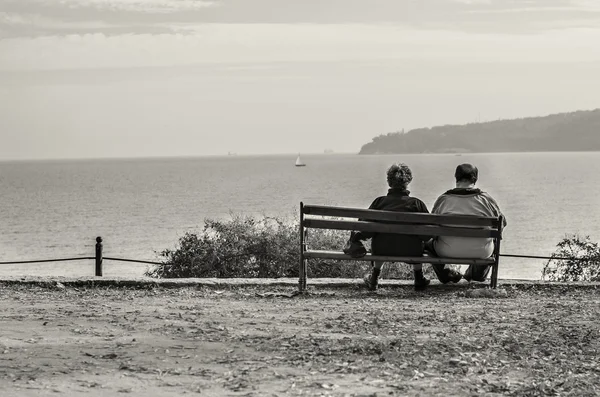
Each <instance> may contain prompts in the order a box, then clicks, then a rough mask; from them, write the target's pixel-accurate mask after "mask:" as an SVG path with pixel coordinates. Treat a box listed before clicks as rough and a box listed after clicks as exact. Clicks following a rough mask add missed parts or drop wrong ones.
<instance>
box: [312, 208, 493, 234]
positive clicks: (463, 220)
mask: <svg viewBox="0 0 600 397" xmlns="http://www.w3.org/2000/svg"><path fill="white" fill-rule="evenodd" d="M303 212H304V214H307V215H322V216H336V217H342V218H344V217H345V218H358V219H364V220H374V221H396V222H406V223H413V224H428V225H432V224H433V225H440V226H443V225H456V226H476V227H494V228H498V225H499V223H498V219H497V218H488V217H481V216H473V215H439V214H422V213H414V212H394V211H381V210H369V209H364V208H349V207H330V206H324V205H305V206H304V207H303Z"/></svg>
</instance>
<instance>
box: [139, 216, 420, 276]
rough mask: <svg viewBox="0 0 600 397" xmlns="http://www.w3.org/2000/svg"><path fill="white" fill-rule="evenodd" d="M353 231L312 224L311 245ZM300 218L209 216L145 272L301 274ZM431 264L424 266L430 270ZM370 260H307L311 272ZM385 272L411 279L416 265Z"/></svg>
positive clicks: (337, 243)
mask: <svg viewBox="0 0 600 397" xmlns="http://www.w3.org/2000/svg"><path fill="white" fill-rule="evenodd" d="M348 236H349V232H346V231H336V230H320V229H311V230H310V231H309V239H308V241H309V243H310V247H311V248H315V249H326V250H337V251H340V250H341V249H342V247H343V246H344V244H345V243H346V240H347V239H348ZM299 251H300V238H299V231H298V224H297V222H294V221H289V220H286V219H284V218H281V217H262V218H258V219H257V218H254V217H250V216H240V215H233V216H232V219H230V220H212V219H206V220H205V221H204V227H203V229H202V231H200V232H199V233H191V232H188V233H185V234H184V235H183V236H182V237H181V238H180V239H179V242H178V245H177V246H176V247H175V248H174V249H166V250H164V251H162V252H159V253H158V255H159V256H160V257H162V262H163V263H162V264H161V265H156V266H155V267H154V268H152V269H150V270H148V271H147V272H146V275H147V276H151V277H156V278H184V277H217V278H231V277H242V278H253V277H257V278H279V277H298V265H299V261H300V255H299ZM428 268H430V267H429V266H425V269H426V270H430V269H428ZM369 269H370V263H369V262H362V261H336V260H319V259H310V260H308V277H315V278H319V277H331V278H337V277H343V278H356V277H362V276H363V275H364V274H365V273H366V272H368V271H369ZM382 277H383V278H400V279H412V267H410V266H406V265H400V264H397V265H395V266H390V265H387V266H386V267H385V268H384V271H383V272H382Z"/></svg>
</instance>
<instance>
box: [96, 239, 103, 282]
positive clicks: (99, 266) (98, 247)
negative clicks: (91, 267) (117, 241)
mask: <svg viewBox="0 0 600 397" xmlns="http://www.w3.org/2000/svg"><path fill="white" fill-rule="evenodd" d="M96 276H98V277H102V237H96Z"/></svg>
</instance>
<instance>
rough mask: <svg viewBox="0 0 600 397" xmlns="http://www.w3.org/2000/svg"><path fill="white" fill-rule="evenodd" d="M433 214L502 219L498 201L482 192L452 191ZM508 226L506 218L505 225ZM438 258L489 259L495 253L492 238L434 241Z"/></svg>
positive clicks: (439, 239) (442, 239)
mask: <svg viewBox="0 0 600 397" xmlns="http://www.w3.org/2000/svg"><path fill="white" fill-rule="evenodd" d="M431 213H432V214H448V215H478V216H486V217H498V216H500V215H502V212H501V211H500V207H499V206H498V204H497V203H496V201H495V200H494V199H493V198H492V196H490V195H489V194H488V193H486V192H482V191H481V190H479V189H472V188H467V189H461V188H457V189H452V190H449V191H447V192H446V193H444V194H442V195H441V196H440V197H438V199H437V200H436V201H435V204H434V205H433V209H432V211H431ZM503 226H506V218H505V219H504V225H503ZM433 244H434V249H435V252H436V253H437V255H438V256H440V257H446V258H476V259H483V258H489V257H490V256H491V255H492V254H493V252H494V240H493V239H491V238H474V237H452V236H439V237H438V238H436V239H435V241H434V243H433Z"/></svg>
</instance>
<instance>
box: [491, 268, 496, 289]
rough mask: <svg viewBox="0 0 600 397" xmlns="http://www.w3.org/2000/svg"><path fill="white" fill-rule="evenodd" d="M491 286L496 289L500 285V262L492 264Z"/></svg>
mask: <svg viewBox="0 0 600 397" xmlns="http://www.w3.org/2000/svg"><path fill="white" fill-rule="evenodd" d="M490 286H491V287H492V288H494V289H496V287H497V286H498V264H497V263H496V264H494V265H492V280H491V283H490Z"/></svg>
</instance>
